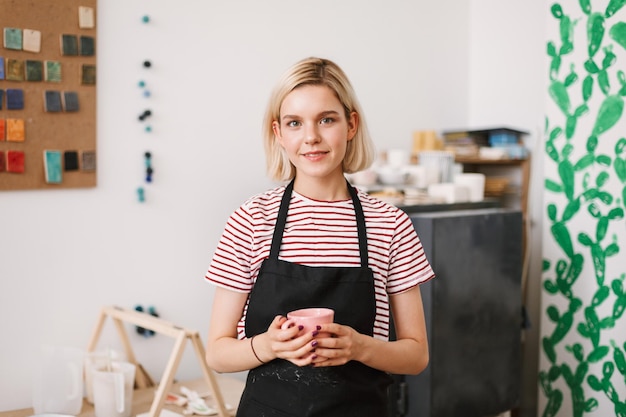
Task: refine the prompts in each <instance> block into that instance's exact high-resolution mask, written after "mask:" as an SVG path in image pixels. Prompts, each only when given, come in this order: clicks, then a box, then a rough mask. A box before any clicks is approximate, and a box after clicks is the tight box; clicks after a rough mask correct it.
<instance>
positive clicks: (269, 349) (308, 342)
mask: <svg viewBox="0 0 626 417" xmlns="http://www.w3.org/2000/svg"><path fill="white" fill-rule="evenodd" d="M285 323H287V325H285ZM283 327H284V328H283ZM299 333H302V327H301V326H300V327H298V326H297V325H294V324H292V323H291V321H289V322H288V320H287V319H286V318H285V317H284V316H276V317H275V318H274V320H273V321H272V323H271V324H270V326H269V327H268V329H267V331H266V332H265V333H262V334H259V335H257V336H256V337H255V338H254V349H255V352H256V353H257V355H258V356H259V359H260V360H262V361H263V362H269V361H271V360H273V359H275V358H280V359H285V360H288V361H289V362H291V363H293V364H294V365H297V366H307V365H310V364H311V362H312V361H313V358H314V357H315V355H314V354H313V353H312V352H313V350H314V349H315V347H314V346H313V345H312V342H313V341H314V338H315V336H316V332H306V333H302V334H300V335H299ZM318 357H319V355H318Z"/></svg>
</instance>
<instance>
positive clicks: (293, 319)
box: [282, 308, 335, 337]
mask: <svg viewBox="0 0 626 417" xmlns="http://www.w3.org/2000/svg"><path fill="white" fill-rule="evenodd" d="M334 318H335V311H334V310H332V309H330V308H303V309H300V310H294V311H290V312H289V313H287V321H286V322H284V323H283V325H282V328H283V329H287V328H289V327H291V326H292V325H295V326H302V327H303V329H302V330H301V331H300V333H299V334H303V333H305V332H314V331H315V330H317V326H318V325H321V324H326V323H332V322H333V320H334ZM329 336H330V334H329V333H326V332H323V333H320V334H319V335H318V337H329Z"/></svg>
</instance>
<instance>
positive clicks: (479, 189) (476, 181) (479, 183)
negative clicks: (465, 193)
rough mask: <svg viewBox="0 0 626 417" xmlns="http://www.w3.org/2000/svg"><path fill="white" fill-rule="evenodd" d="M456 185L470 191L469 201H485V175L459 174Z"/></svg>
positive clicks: (455, 180) (455, 179)
mask: <svg viewBox="0 0 626 417" xmlns="http://www.w3.org/2000/svg"><path fill="white" fill-rule="evenodd" d="M454 183H455V184H457V185H463V186H465V187H467V189H468V190H469V201H472V202H476V201H483V199H484V198H485V175H484V174H481V173H471V172H470V173H464V174H457V175H456V176H455V177H454Z"/></svg>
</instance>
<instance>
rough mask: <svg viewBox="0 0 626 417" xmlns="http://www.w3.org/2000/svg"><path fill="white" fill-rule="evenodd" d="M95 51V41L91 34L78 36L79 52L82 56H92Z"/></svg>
mask: <svg viewBox="0 0 626 417" xmlns="http://www.w3.org/2000/svg"><path fill="white" fill-rule="evenodd" d="M95 53H96V41H95V39H94V38H93V36H81V37H80V54H81V55H83V56H93V55H95Z"/></svg>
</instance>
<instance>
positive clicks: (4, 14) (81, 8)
mask: <svg viewBox="0 0 626 417" xmlns="http://www.w3.org/2000/svg"><path fill="white" fill-rule="evenodd" d="M96 26H97V23H96V0H37V1H23V0H0V36H1V38H2V43H1V44H0V57H2V59H0V61H2V62H1V64H2V67H0V72H1V73H0V90H2V91H1V92H0V95H2V97H1V99H2V101H1V103H2V108H1V109H0V191H2V190H28V189H61V188H79V187H94V186H95V185H96V166H95V156H96V155H95V151H96V85H95V74H96V73H95V70H96V52H97V50H96V44H97V42H96ZM20 34H21V38H22V39H21V42H22V46H21V49H19V48H18V46H17V45H18V44H19V41H20V39H18V38H19V37H20ZM62 35H69V36H66V37H65V38H64V37H63V36H62ZM38 39H39V40H40V43H39V47H38V45H37V41H38ZM74 53H76V54H75V55H74ZM9 61H10V62H9ZM19 62H22V66H23V68H21V72H22V75H23V76H24V79H22V80H19V75H17V74H18V73H19V70H20V64H19ZM37 62H40V63H41V64H37ZM59 63H60V69H61V71H60V77H58V72H57V71H56V69H58V68H59ZM39 71H43V72H42V73H41V80H39V78H40V77H39ZM9 90H11V91H9ZM17 90H22V93H19V91H17ZM9 93H11V94H10V95H9ZM20 96H21V97H20ZM20 99H22V100H23V107H21V108H20V104H19V101H20ZM9 107H12V108H9ZM20 120H21V121H22V122H21V123H20V122H19V121H20ZM20 125H23V139H21V138H20V130H19V128H20ZM3 128H4V129H3ZM16 128H17V130H16ZM46 152H48V153H47V156H44V154H45V153H46ZM20 158H23V165H22V164H21V162H22V161H21V160H20ZM20 171H21V172H20Z"/></svg>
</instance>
